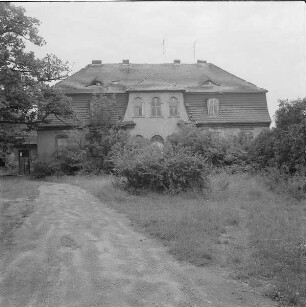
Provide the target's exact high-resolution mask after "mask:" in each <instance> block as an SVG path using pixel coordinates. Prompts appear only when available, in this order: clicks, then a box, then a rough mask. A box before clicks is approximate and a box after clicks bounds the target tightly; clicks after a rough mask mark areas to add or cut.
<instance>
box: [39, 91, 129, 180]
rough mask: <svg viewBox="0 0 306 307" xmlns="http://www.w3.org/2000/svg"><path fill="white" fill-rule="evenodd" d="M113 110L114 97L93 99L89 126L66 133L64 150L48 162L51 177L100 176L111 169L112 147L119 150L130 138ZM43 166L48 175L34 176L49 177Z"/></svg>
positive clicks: (46, 172) (103, 96) (100, 96)
mask: <svg viewBox="0 0 306 307" xmlns="http://www.w3.org/2000/svg"><path fill="white" fill-rule="evenodd" d="M116 107H117V105H116V100H115V97H112V98H108V97H106V96H105V95H103V94H99V95H96V96H95V97H94V99H93V101H92V108H91V110H92V113H91V117H90V123H89V125H87V126H85V125H84V126H83V127H79V128H75V129H71V130H68V131H66V134H67V142H68V144H67V147H66V148H65V149H64V150H61V152H60V154H58V155H57V156H56V157H54V159H53V160H51V161H48V163H50V164H51V165H53V166H54V170H55V171H54V172H53V174H55V175H58V176H60V175H75V174H78V173H83V174H88V173H90V174H100V173H102V172H109V171H110V170H111V168H112V167H113V165H112V162H111V161H110V160H109V159H108V156H109V154H110V152H111V149H112V147H113V146H114V145H115V144H120V145H118V146H119V147H121V146H122V145H123V144H125V142H126V141H127V140H128V138H129V134H128V133H127V132H126V131H123V130H121V129H120V126H119V124H118V123H117V122H116V121H114V117H115V116H114V114H113V112H115V111H116ZM44 165H45V164H44ZM45 166H46V170H47V171H44V170H42V171H38V172H35V174H34V176H37V175H36V173H41V176H42V177H43V176H45V174H48V166H47V165H45ZM46 176H48V175H46Z"/></svg>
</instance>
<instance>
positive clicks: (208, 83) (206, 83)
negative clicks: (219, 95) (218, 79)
mask: <svg viewBox="0 0 306 307" xmlns="http://www.w3.org/2000/svg"><path fill="white" fill-rule="evenodd" d="M202 85H207V86H212V85H219V84H217V83H215V82H213V81H211V80H207V81H205V82H204V83H203V84H202Z"/></svg>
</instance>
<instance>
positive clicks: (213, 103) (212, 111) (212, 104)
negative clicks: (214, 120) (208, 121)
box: [207, 98, 219, 117]
mask: <svg viewBox="0 0 306 307" xmlns="http://www.w3.org/2000/svg"><path fill="white" fill-rule="evenodd" d="M207 114H208V116H210V117H214V116H218V114H219V100H218V99H216V98H211V99H208V100H207Z"/></svg>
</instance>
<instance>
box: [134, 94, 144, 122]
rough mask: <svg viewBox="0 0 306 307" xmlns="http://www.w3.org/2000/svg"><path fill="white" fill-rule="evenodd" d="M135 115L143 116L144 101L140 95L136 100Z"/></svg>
mask: <svg viewBox="0 0 306 307" xmlns="http://www.w3.org/2000/svg"><path fill="white" fill-rule="evenodd" d="M134 116H136V117H140V116H143V103H142V99H141V98H140V97H137V98H135V100H134Z"/></svg>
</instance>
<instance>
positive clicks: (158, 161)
mask: <svg viewBox="0 0 306 307" xmlns="http://www.w3.org/2000/svg"><path fill="white" fill-rule="evenodd" d="M110 160H111V162H112V163H113V165H114V168H113V172H114V174H115V175H116V176H117V177H118V178H123V182H124V183H125V187H127V188H128V189H132V190H134V191H139V190H150V191H157V192H166V193H169V194H175V193H179V192H181V191H186V190H188V189H197V190H201V189H202V188H203V187H204V186H205V183H206V181H207V179H206V177H205V176H204V174H203V173H204V164H203V162H202V160H201V159H200V158H199V157H197V156H196V155H192V154H191V153H190V152H188V151H186V150H185V149H183V148H180V149H178V148H175V147H173V146H172V145H171V144H170V143H166V144H165V145H164V147H163V148H160V147H158V146H156V145H153V144H150V143H149V141H148V140H145V139H137V138H131V139H130V140H129V142H127V144H126V145H125V146H123V147H122V148H120V147H117V148H116V149H114V151H113V153H112V156H111V157H110Z"/></svg>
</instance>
